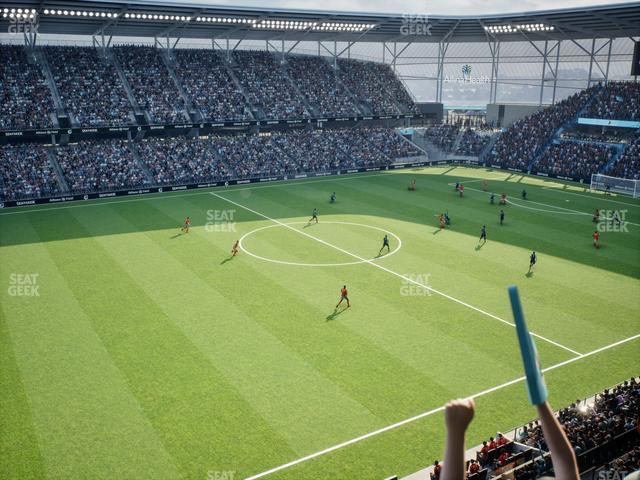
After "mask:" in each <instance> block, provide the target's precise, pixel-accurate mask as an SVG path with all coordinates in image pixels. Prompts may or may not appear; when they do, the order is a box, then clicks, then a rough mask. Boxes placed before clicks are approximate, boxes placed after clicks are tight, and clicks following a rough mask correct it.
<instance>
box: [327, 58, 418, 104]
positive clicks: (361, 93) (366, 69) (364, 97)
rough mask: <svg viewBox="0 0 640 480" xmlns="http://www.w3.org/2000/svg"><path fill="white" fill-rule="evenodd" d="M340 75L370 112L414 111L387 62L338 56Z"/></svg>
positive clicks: (400, 83) (404, 90)
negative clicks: (365, 60)
mask: <svg viewBox="0 0 640 480" xmlns="http://www.w3.org/2000/svg"><path fill="white" fill-rule="evenodd" d="M338 68H339V71H340V79H341V80H342V82H343V83H344V84H345V85H346V86H347V87H348V88H349V90H350V91H351V92H352V93H353V94H354V95H355V96H356V98H357V99H358V101H359V102H361V103H362V104H364V105H365V106H366V107H367V108H368V109H369V110H370V113H371V114H373V115H394V114H399V113H408V112H415V111H416V107H415V104H414V102H413V100H412V99H411V97H410V96H409V93H408V92H407V90H406V89H405V88H404V86H403V85H402V82H400V80H399V79H398V77H397V76H396V75H395V74H394V73H393V70H392V69H391V67H390V66H389V65H386V64H382V63H373V62H362V61H360V60H345V59H339V60H338Z"/></svg>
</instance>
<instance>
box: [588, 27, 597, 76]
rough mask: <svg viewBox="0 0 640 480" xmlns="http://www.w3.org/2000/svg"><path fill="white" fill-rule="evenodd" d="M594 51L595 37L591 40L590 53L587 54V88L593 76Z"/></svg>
mask: <svg viewBox="0 0 640 480" xmlns="http://www.w3.org/2000/svg"><path fill="white" fill-rule="evenodd" d="M595 49H596V37H593V39H592V40H591V52H590V53H589V79H588V80H587V88H589V87H590V86H591V78H592V75H593V56H594V55H595Z"/></svg>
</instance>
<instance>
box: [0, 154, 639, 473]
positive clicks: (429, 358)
mask: <svg viewBox="0 0 640 480" xmlns="http://www.w3.org/2000/svg"><path fill="white" fill-rule="evenodd" d="M414 178H415V179H416V180H417V191H415V192H411V191H408V190H407V185H408V184H409V182H410V181H411V180H412V179H414ZM482 179H487V180H488V189H489V190H490V191H493V192H496V193H497V194H499V193H502V192H505V193H506V194H507V195H508V198H509V203H508V204H507V205H506V206H504V207H502V206H500V205H498V202H497V199H498V195H497V196H496V204H495V205H491V204H490V203H489V194H488V193H486V192H483V191H482ZM456 181H461V182H463V183H464V185H465V195H464V197H463V198H460V197H459V195H458V194H457V192H456V191H455V190H454V188H453V186H452V184H453V183H454V182H456ZM523 188H526V190H527V193H528V199H527V200H522V198H521V196H520V192H521V190H522V189H523ZM334 191H335V192H336V195H337V202H336V203H335V204H331V203H329V197H330V195H331V192H334ZM315 207H317V208H318V210H319V220H320V221H319V223H318V224H315V223H312V224H307V221H308V220H309V218H310V217H311V212H312V210H313V208H315ZM501 208H503V209H504V211H505V223H504V225H500V223H499V211H500V209H501ZM596 208H600V209H602V210H605V211H607V210H611V211H613V210H615V211H618V212H619V214H620V215H622V216H624V218H625V223H624V224H623V226H622V227H621V228H620V227H619V226H617V225H608V226H607V227H606V229H605V230H607V231H603V232H602V233H601V236H600V241H601V244H602V246H601V248H600V249H595V248H594V247H593V246H592V238H591V234H592V233H593V231H594V229H595V224H594V223H593V222H592V214H593V212H594V210H595V209H596ZM445 210H448V212H449V215H450V217H451V219H452V222H451V225H450V227H448V228H446V229H445V230H440V229H439V228H438V221H437V218H436V215H437V214H438V213H440V212H444V211H445ZM604 214H607V212H604ZM187 215H188V216H190V217H191V221H192V228H191V231H190V232H189V233H188V234H187V233H182V232H181V231H180V227H181V226H182V223H183V221H184V218H185V217H186V216H187ZM483 224H485V225H486V227H487V237H488V240H487V242H486V244H484V245H481V244H479V242H478V238H479V235H480V228H481V226H482V225H483ZM610 230H620V231H610ZM385 233H388V234H389V238H390V243H391V245H390V248H391V250H392V252H390V253H388V254H383V255H382V256H380V257H378V252H379V250H380V247H381V246H382V237H383V236H384V234H385ZM240 238H242V242H241V246H242V248H241V251H240V252H239V254H238V255H237V256H236V257H234V258H231V257H230V254H229V252H230V250H231V246H232V245H233V243H234V241H235V240H237V239H240ZM534 249H535V250H536V252H537V254H538V263H537V265H536V266H535V267H534V269H533V273H531V274H527V269H528V266H529V254H530V253H531V250H534ZM0 278H1V279H2V283H3V289H2V295H1V297H0V300H1V302H2V309H1V310H0V320H1V322H0V392H1V393H0V478H3V479H5V478H6V479H26V478H44V477H47V478H92V479H97V478H109V479H114V478H116V479H128V478H153V479H161V478H167V479H173V478H190V479H207V478H209V479H211V478H234V479H236V480H237V479H239V478H247V477H252V476H253V477H254V478H268V479H275V478H279V479H280V478H283V479H319V478H341V479H342V478H360V479H381V478H385V477H386V476H389V475H392V474H399V475H406V474H409V473H411V472H414V471H416V470H419V469H421V468H424V467H425V466H426V465H427V464H429V463H432V462H433V460H435V459H438V458H441V456H442V447H443V439H444V428H443V418H442V412H441V411H440V409H439V408H440V407H441V406H442V405H443V404H444V403H445V402H446V401H447V400H449V399H452V398H455V397H463V396H470V395H475V396H476V404H477V409H476V418H475V420H474V422H473V423H472V425H471V429H470V431H469V437H468V442H467V443H468V446H469V447H471V446H472V445H474V444H477V443H480V442H481V441H482V440H483V439H485V438H487V437H488V436H489V435H493V434H494V433H495V431H496V430H504V431H507V430H510V429H511V428H513V427H515V426H518V425H520V424H522V423H523V422H526V421H529V420H530V419H532V418H534V417H535V411H534V409H533V408H532V407H530V406H529V405H528V401H527V398H526V391H525V386H524V384H523V382H522V381H521V380H522V379H521V376H522V365H521V360H520V353H519V349H518V344H517V339H516V334H515V329H514V328H513V325H512V324H511V322H512V317H511V312H510V306H509V302H508V297H507V293H506V286H507V285H509V284H514V283H515V284H517V285H518V287H519V289H520V294H521V297H522V301H523V307H524V310H525V314H526V316H527V321H528V326H529V328H530V329H531V331H532V332H533V334H534V335H535V336H536V338H535V340H536V344H537V347H538V351H539V354H540V359H541V362H542V365H543V367H545V368H548V369H549V370H548V371H547V373H546V379H547V384H548V386H549V390H550V401H551V403H552V405H553V406H554V407H556V408H559V407H563V406H565V405H567V404H568V403H570V402H571V401H573V400H575V399H576V398H582V397H586V396H589V395H591V394H593V393H595V392H597V391H598V390H600V389H602V388H606V387H608V386H610V385H613V384H615V383H616V382H620V381H622V380H625V379H627V378H629V377H631V376H633V375H637V374H638V372H639V370H640V368H639V367H640V202H639V201H637V200H633V199H629V198H626V197H619V196H606V197H605V196H603V195H601V194H591V193H588V192H586V191H585V189H584V187H582V186H579V185H577V184H564V183H560V182H557V181H553V180H550V179H542V178H532V177H527V176H523V175H519V174H510V173H506V172H500V171H491V170H485V169H471V168H463V167H450V166H447V167H437V168H436V167H434V168H425V169H421V170H416V171H406V170H405V171H395V172H383V173H373V174H362V175H350V176H342V177H327V178H321V179H310V180H304V181H295V182H280V183H270V184H260V185H246V186H239V187H230V188H228V189H217V190H197V191H193V190H192V191H187V192H179V193H173V194H160V195H149V196H144V197H136V198H127V199H124V200H123V199H111V200H103V201H93V202H91V201H89V202H77V203H71V204H66V205H55V206H45V207H28V208H23V209H12V210H5V211H1V212H0ZM345 284H346V286H347V288H348V290H349V298H350V301H351V308H348V309H346V308H344V307H345V305H344V302H343V305H341V307H340V308H339V309H338V310H337V311H334V307H335V305H336V303H337V302H338V300H339V295H340V288H341V287H342V286H343V285H345ZM405 420H406V422H405ZM386 427H389V428H386ZM280 467H282V468H280ZM272 469H275V470H272ZM262 474H264V475H262ZM225 476H226V477H225Z"/></svg>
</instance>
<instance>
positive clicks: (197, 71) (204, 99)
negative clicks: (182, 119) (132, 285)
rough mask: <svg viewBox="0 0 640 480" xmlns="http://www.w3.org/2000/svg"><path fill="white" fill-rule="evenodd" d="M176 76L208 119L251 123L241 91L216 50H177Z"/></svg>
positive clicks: (175, 53)
mask: <svg viewBox="0 0 640 480" xmlns="http://www.w3.org/2000/svg"><path fill="white" fill-rule="evenodd" d="M174 55H175V59H176V61H177V66H178V68H176V75H177V76H178V78H179V79H180V81H181V83H182V85H183V86H184V89H185V91H186V93H187V95H188V96H189V97H190V98H191V100H192V101H193V103H194V104H195V106H196V107H197V108H198V109H199V110H200V112H201V113H202V115H203V117H204V119H205V120H209V121H223V120H234V121H244V120H249V119H250V118H251V115H250V114H249V113H248V112H247V111H246V109H245V99H244V96H243V95H242V92H241V91H240V90H239V89H238V87H237V86H236V85H235V83H234V82H233V79H232V78H231V76H230V75H229V72H228V71H227V68H226V66H225V65H224V61H223V60H222V58H220V56H219V55H218V53H217V52H215V51H214V50H202V49H198V50H191V49H181V50H175V52H174Z"/></svg>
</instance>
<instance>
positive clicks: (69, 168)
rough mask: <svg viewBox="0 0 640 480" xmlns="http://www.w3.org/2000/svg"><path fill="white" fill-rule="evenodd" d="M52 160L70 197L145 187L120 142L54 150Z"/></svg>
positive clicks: (126, 145)
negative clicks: (58, 168)
mask: <svg viewBox="0 0 640 480" xmlns="http://www.w3.org/2000/svg"><path fill="white" fill-rule="evenodd" d="M55 155H56V160H57V162H58V164H59V165H60V167H61V168H62V173H63V174H64V178H65V180H66V182H67V185H68V186H69V188H70V190H71V192H73V193H89V192H101V191H110V190H119V189H123V188H130V187H136V186H143V185H148V184H149V181H148V180H147V178H146V177H145V174H144V172H143V170H142V169H141V167H140V165H139V164H138V162H137V160H136V159H135V157H134V155H133V152H132V151H131V149H130V148H129V143H128V142H127V141H124V140H109V141H102V142H98V141H86V142H81V143H78V144H73V145H67V146H61V147H58V148H57V149H56V150H55Z"/></svg>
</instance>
